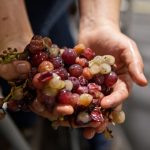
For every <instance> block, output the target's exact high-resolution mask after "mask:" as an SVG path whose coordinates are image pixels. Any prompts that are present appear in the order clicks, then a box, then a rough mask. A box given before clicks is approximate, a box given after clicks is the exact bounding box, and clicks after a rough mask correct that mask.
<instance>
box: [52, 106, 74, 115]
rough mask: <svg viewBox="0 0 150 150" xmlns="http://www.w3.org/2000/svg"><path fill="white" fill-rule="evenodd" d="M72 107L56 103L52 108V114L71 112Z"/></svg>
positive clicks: (67, 113) (72, 110)
mask: <svg viewBox="0 0 150 150" xmlns="http://www.w3.org/2000/svg"><path fill="white" fill-rule="evenodd" d="M73 112H74V109H73V107H72V106H71V105H57V106H56V107H55V108H54V114H59V115H61V116H64V115H71V114H73Z"/></svg>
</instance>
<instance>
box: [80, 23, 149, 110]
mask: <svg viewBox="0 0 150 150" xmlns="http://www.w3.org/2000/svg"><path fill="white" fill-rule="evenodd" d="M79 42H80V43H83V44H85V46H86V47H90V48H91V49H93V50H94V51H95V52H96V53H97V54H99V55H105V54H110V55H113V56H114V57H115V58H116V67H117V73H118V76H119V80H118V82H117V83H116V84H115V86H114V90H113V92H112V94H111V95H109V96H106V97H104V98H103V100H102V102H101V105H102V107H104V108H109V107H115V106H117V105H119V104H121V103H122V101H123V100H124V99H126V98H127V97H128V95H129V93H130V90H131V85H132V80H133V81H135V82H136V83H137V84H139V85H140V86H145V85H146V84H147V80H146V78H145V76H144V74H143V62H142V58H141V56H140V53H139V51H138V48H137V46H136V44H135V42H134V41H133V40H131V39H130V38H128V37H127V36H125V35H124V34H122V33H121V32H120V31H119V30H117V29H116V28H115V27H114V26H113V25H112V26H109V25H105V26H100V27H95V28H94V29H90V27H83V28H82V29H81V31H80V37H79ZM131 78H132V80H131Z"/></svg>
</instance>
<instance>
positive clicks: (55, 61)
mask: <svg viewBox="0 0 150 150" xmlns="http://www.w3.org/2000/svg"><path fill="white" fill-rule="evenodd" d="M50 61H51V62H52V63H53V65H54V68H55V69H56V68H60V67H63V61H62V58H61V57H53V58H51V59H50Z"/></svg>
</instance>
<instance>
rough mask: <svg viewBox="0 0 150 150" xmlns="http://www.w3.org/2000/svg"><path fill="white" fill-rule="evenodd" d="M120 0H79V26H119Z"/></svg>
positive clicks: (92, 27) (117, 27)
mask: <svg viewBox="0 0 150 150" xmlns="http://www.w3.org/2000/svg"><path fill="white" fill-rule="evenodd" d="M119 19H120V0H111V1H110V0H105V1H104V0H92V1H91V0H86V1H83V0H80V28H82V29H83V27H84V28H85V27H87V26H88V27H89V28H91V29H94V28H95V27H99V26H109V25H111V26H113V27H114V28H115V29H119V26H120V20H119Z"/></svg>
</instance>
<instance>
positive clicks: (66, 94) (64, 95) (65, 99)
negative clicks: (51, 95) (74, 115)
mask: <svg viewBox="0 0 150 150" xmlns="http://www.w3.org/2000/svg"><path fill="white" fill-rule="evenodd" d="M71 97H72V93H71V92H70V91H66V90H61V91H60V92H59V94H58V102H59V103H60V104H70V103H71Z"/></svg>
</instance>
